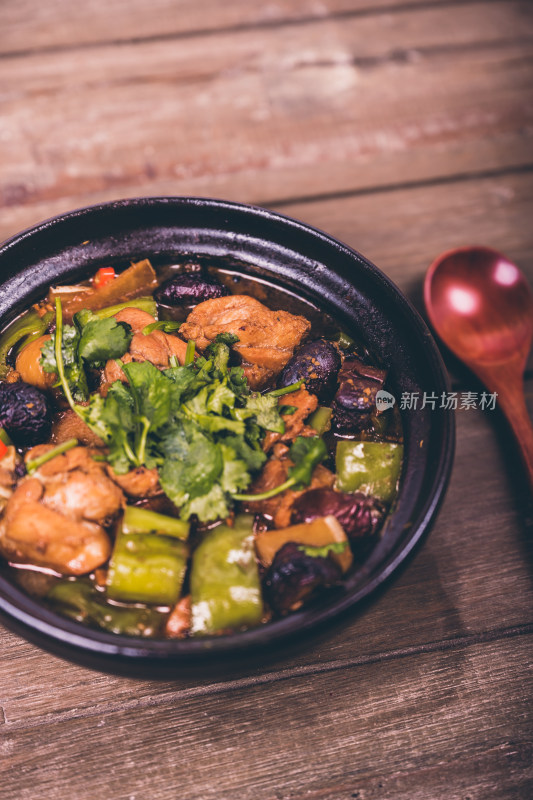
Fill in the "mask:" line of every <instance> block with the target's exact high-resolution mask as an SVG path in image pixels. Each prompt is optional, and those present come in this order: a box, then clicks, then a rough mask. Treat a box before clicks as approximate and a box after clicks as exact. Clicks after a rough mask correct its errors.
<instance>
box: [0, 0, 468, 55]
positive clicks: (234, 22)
mask: <svg viewBox="0 0 533 800" xmlns="http://www.w3.org/2000/svg"><path fill="white" fill-rule="evenodd" d="M437 3H442V4H445V5H449V4H450V3H449V0H320V2H317V0H276V2H275V3H249V2H246V0H229V1H228V2H225V3H220V2H218V0H203V2H202V3H196V2H194V0H154V2H152V3H150V5H149V6H147V5H146V3H143V2H141V0H112V2H109V3H106V5H105V8H104V7H103V6H102V3H101V2H100V0H87V2H85V3H83V4H77V3H76V4H73V3H71V2H69V0H50V2H47V3H45V4H44V3H39V2H36V0H22V2H16V0H3V2H2V4H1V6H0V29H1V30H2V40H1V42H0V53H13V52H17V51H28V50H31V49H34V48H35V49H37V48H50V47H76V46H79V45H87V44H95V43H99V42H106V41H107V42H109V41H115V42H120V41H127V40H129V39H138V38H148V37H157V36H164V37H168V36H183V35H190V34H191V33H195V32H197V31H206V30H210V31H217V32H218V31H219V30H221V29H223V28H234V27H245V26H253V25H259V26H260V25H279V24H284V23H286V22H293V23H294V22H298V21H304V20H306V21H307V20H309V21H311V20H314V19H315V20H321V19H323V18H325V17H328V16H331V15H335V14H369V13H370V14H371V13H376V12H378V13H387V12H391V11H392V12H394V11H396V10H401V9H402V8H404V7H405V6H407V7H408V8H412V7H413V6H417V5H419V6H428V5H436V4H437ZM452 4H453V0H452Z"/></svg>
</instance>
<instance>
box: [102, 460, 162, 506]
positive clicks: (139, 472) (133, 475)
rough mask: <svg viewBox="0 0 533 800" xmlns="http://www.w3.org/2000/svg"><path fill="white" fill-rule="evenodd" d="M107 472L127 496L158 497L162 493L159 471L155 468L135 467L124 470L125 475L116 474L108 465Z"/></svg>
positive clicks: (136, 497) (137, 497)
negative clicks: (128, 470)
mask: <svg viewBox="0 0 533 800" xmlns="http://www.w3.org/2000/svg"><path fill="white" fill-rule="evenodd" d="M107 474H108V475H109V477H110V478H111V480H113V481H115V483H117V484H118V485H119V486H120V488H121V489H122V491H123V492H125V493H126V494H127V495H128V497H132V498H135V499H139V498H142V497H158V496H159V495H161V494H163V490H162V488H161V484H160V483H159V473H158V471H157V470H156V469H147V468H146V467H137V468H136V469H132V470H130V472H126V474H125V475H117V473H116V472H115V470H114V469H113V468H112V467H110V466H109V465H108V467H107Z"/></svg>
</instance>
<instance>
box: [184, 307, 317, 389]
mask: <svg viewBox="0 0 533 800" xmlns="http://www.w3.org/2000/svg"><path fill="white" fill-rule="evenodd" d="M310 328H311V323H310V322H309V321H308V320H307V319H305V317H299V316H296V315H295V314H290V313H289V312H288V311H271V309H270V308H267V306H265V305H263V303H260V302H259V300H255V299H254V298H253V297H248V296H247V295H240V294H234V295H228V296H227V297H216V298H213V299H212V300H206V301H205V302H203V303H199V304H198V305H197V306H196V308H194V309H193V310H192V311H191V313H190V314H189V316H188V317H187V321H186V322H185V323H184V324H183V325H182V326H181V328H180V335H182V336H184V337H185V339H194V341H195V342H196V345H197V347H198V348H199V349H200V350H204V349H205V348H206V347H207V346H208V344H210V342H212V341H213V340H214V339H215V338H216V336H217V335H218V334H219V333H232V334H234V335H235V336H238V337H239V341H238V343H237V344H236V345H235V350H236V351H237V352H238V353H240V355H241V356H242V358H243V362H244V363H243V367H244V372H245V375H246V377H247V378H248V382H249V384H250V386H251V387H252V389H260V388H262V387H263V386H264V385H265V384H266V383H267V382H268V381H269V380H270V379H271V378H273V377H275V376H276V375H277V374H278V373H279V372H281V370H282V369H283V367H284V366H285V364H286V363H287V362H288V361H289V359H290V358H291V356H292V354H293V352H294V348H295V347H297V346H298V345H299V344H300V342H301V341H302V339H303V338H304V337H305V336H306V335H307V333H308V332H309V330H310Z"/></svg>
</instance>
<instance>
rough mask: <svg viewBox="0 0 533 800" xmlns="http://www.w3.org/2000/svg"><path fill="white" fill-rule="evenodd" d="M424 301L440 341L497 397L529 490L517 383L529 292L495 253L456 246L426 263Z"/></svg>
mask: <svg viewBox="0 0 533 800" xmlns="http://www.w3.org/2000/svg"><path fill="white" fill-rule="evenodd" d="M424 301H425V305H426V310H427V313H428V317H429V320H430V322H431V324H432V326H433V328H434V329H435V331H436V332H437V334H438V335H439V337H440V338H441V339H442V341H443V342H444V343H445V344H446V345H447V347H449V349H450V350H451V351H452V352H453V353H455V355H456V356H457V357H458V358H459V359H460V360H461V361H463V362H464V363H465V364H466V365H467V366H468V367H469V368H470V369H471V370H472V371H473V372H474V373H475V374H476V375H477V376H478V377H479V378H480V380H481V381H482V382H483V383H484V384H485V386H486V387H487V388H488V389H489V390H490V391H491V392H496V393H497V395H498V402H499V404H500V407H501V409H502V411H503V413H504V414H505V416H506V417H507V419H508V421H509V424H510V425H511V428H512V430H513V432H514V434H515V437H516V440H517V444H518V446H519V448H520V450H521V453H522V457H523V460H524V464H525V466H526V470H527V473H528V477H529V481H530V484H531V486H532V488H533V427H532V425H531V420H530V419H529V415H528V412H527V409H526V404H525V399H524V383H523V373H524V369H525V365H526V361H527V357H528V353H529V350H530V348H531V342H532V341H533V293H532V291H531V289H530V287H529V284H528V282H527V280H526V278H525V277H524V275H523V273H522V272H521V271H520V269H519V268H518V267H517V266H516V265H515V264H513V263H512V262H511V261H509V259H508V258H506V257H505V256H504V255H502V254H501V253H498V252H497V251H496V250H492V249H491V248H489V247H482V246H472V247H462V248H459V249H456V250H449V251H447V252H446V253H443V254H442V255H440V256H439V257H438V258H437V259H435V261H434V262H433V263H432V264H431V266H430V268H429V270H428V272H427V275H426V279H425V283H424Z"/></svg>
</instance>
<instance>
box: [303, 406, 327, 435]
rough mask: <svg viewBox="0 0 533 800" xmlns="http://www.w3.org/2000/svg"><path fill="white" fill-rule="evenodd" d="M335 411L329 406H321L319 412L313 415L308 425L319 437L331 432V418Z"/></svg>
mask: <svg viewBox="0 0 533 800" xmlns="http://www.w3.org/2000/svg"><path fill="white" fill-rule="evenodd" d="M332 414H333V410H332V409H331V408H328V406H319V407H318V408H317V410H316V411H315V412H314V413H313V414H311V416H310V417H309V420H308V423H309V425H310V426H311V428H313V430H315V431H316V432H317V433H318V435H319V436H322V434H324V433H326V431H329V429H330V428H331V416H332Z"/></svg>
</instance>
